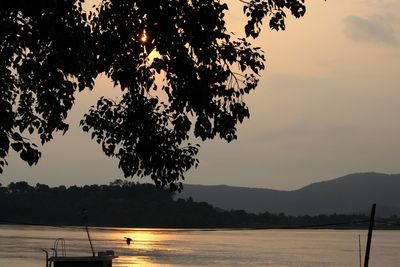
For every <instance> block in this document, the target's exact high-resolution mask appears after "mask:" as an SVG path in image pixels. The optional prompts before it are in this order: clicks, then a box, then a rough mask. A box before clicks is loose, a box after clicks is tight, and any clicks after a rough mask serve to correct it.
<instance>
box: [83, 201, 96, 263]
mask: <svg viewBox="0 0 400 267" xmlns="http://www.w3.org/2000/svg"><path fill="white" fill-rule="evenodd" d="M82 217H83V221H84V224H85V230H86V234H87V236H88V239H89V243H90V248H91V250H92V255H93V257H95V256H96V253H95V252H94V249H93V244H92V239H91V238H90V234H89V228H88V226H87V223H86V218H87V213H86V209H82Z"/></svg>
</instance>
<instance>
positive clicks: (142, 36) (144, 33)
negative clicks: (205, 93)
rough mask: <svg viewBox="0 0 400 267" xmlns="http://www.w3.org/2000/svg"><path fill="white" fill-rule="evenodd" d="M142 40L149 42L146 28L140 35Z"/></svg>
mask: <svg viewBox="0 0 400 267" xmlns="http://www.w3.org/2000/svg"><path fill="white" fill-rule="evenodd" d="M140 41H141V42H142V43H144V44H145V43H146V42H147V34H146V30H143V33H142V35H141V36H140Z"/></svg>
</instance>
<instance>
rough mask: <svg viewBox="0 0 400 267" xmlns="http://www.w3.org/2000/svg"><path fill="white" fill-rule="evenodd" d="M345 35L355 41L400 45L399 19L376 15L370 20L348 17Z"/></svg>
mask: <svg viewBox="0 0 400 267" xmlns="http://www.w3.org/2000/svg"><path fill="white" fill-rule="evenodd" d="M344 21H345V24H346V26H345V29H344V33H345V35H346V36H347V37H348V38H350V39H352V40H355V41H361V42H379V43H385V44H390V45H398V44H399V38H398V31H397V29H396V25H398V19H396V18H395V17H393V16H391V15H386V16H382V15H374V16H371V17H369V18H362V17H358V16H348V17H347V18H346V19H345V20H344Z"/></svg>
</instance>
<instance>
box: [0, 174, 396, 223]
mask: <svg viewBox="0 0 400 267" xmlns="http://www.w3.org/2000/svg"><path fill="white" fill-rule="evenodd" d="M82 209H86V210H87V211H88V219H87V220H88V221H87V222H88V224H89V225H93V226H94V225H96V226H125V227H179V228H226V227H230V228H231V227H232V228H236V227H238V228H243V227H251V228H254V227H265V228H302V227H306V228H366V227H367V226H368V223H367V221H368V216H365V215H338V214H334V215H329V216H327V215H320V216H314V217H311V216H298V217H293V216H285V215H284V214H271V213H268V212H267V211H266V212H264V213H261V214H258V215H256V214H250V213H246V212H245V211H242V210H231V211H225V210H221V209H218V208H214V207H212V206H211V205H209V204H208V203H205V202H202V203H197V202H194V201H193V200H192V199H190V198H189V199H179V195H174V194H173V193H169V192H167V191H165V190H161V189H158V188H156V187H155V186H154V185H150V184H135V183H132V182H127V181H121V180H116V181H115V182H112V183H110V185H90V186H88V185H87V186H82V187H78V186H70V187H68V188H67V187H65V186H58V187H53V188H50V187H49V186H47V185H44V184H36V186H30V185H29V184H28V183H26V182H16V183H10V184H9V185H8V186H6V187H1V185H0V210H1V214H0V223H19V224H23V223H30V224H44V225H83V220H82V216H81V211H82ZM356 221H357V222H359V221H364V223H355V222H356ZM386 221H387V220H386ZM389 221H391V222H392V225H391V226H390V225H389V226H388V225H382V224H379V223H378V222H379V219H377V223H376V225H377V227H379V228H383V227H386V228H390V227H392V228H393V227H394V228H399V226H400V218H398V217H392V218H391V219H390V220H389Z"/></svg>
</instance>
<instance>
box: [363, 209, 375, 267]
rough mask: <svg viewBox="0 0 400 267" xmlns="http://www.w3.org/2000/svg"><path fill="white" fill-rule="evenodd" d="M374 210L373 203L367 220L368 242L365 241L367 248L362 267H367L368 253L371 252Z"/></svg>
mask: <svg viewBox="0 0 400 267" xmlns="http://www.w3.org/2000/svg"><path fill="white" fill-rule="evenodd" d="M375 209H376V204H375V203H374V204H372V210H371V218H370V219H369V228H368V240H367V248H366V250H365V259H364V267H368V263H369V252H370V250H371V240H372V231H373V230H374V220H375Z"/></svg>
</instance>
